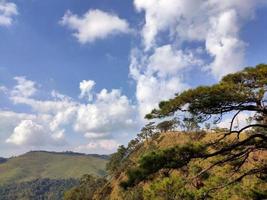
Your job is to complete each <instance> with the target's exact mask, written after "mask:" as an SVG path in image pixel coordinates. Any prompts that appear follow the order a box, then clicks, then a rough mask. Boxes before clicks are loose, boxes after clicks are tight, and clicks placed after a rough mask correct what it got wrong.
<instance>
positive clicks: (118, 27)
mask: <svg viewBox="0 0 267 200" xmlns="http://www.w3.org/2000/svg"><path fill="white" fill-rule="evenodd" d="M60 24H61V25H63V26H66V27H68V28H69V29H71V30H73V31H74V33H73V35H74V37H76V38H77V39H78V41H79V42H80V43H82V44H85V43H92V42H94V41H95V40H97V39H104V38H106V37H108V36H111V35H116V34H120V33H129V31H130V28H129V24H128V22H127V21H126V20H124V19H121V18H119V17H118V16H117V15H115V14H113V13H107V12H104V11H101V10H98V9H95V10H88V11H87V12H86V13H85V14H84V15H83V16H82V17H79V16H78V15H76V14H73V13H71V12H70V11H67V12H66V13H65V15H64V16H63V17H62V19H61V21H60Z"/></svg>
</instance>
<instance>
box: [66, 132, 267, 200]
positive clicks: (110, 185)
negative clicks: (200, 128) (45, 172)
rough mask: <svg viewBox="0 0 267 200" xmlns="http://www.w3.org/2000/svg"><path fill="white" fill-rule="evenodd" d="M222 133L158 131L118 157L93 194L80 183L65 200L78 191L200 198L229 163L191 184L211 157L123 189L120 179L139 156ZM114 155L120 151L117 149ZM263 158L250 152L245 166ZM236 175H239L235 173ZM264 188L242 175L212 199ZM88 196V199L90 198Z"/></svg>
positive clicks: (113, 199) (97, 198) (137, 199)
mask: <svg viewBox="0 0 267 200" xmlns="http://www.w3.org/2000/svg"><path fill="white" fill-rule="evenodd" d="M221 135H222V134H221V133H215V132H208V133H204V132H203V133H201V134H200V133H198V134H196V133H194V132H193V133H191V132H167V133H161V134H160V135H158V136H157V137H156V138H153V139H150V140H149V141H148V142H143V143H140V144H138V145H137V146H136V147H135V148H134V149H132V150H131V152H130V153H127V154H126V157H125V156H124V157H123V158H122V159H118V160H117V161H116V163H117V165H116V166H115V168H114V169H113V170H112V171H111V172H110V175H111V178H110V179H109V180H108V181H107V183H105V184H102V186H100V187H98V188H97V187H96V188H95V191H96V192H95V193H92V192H91V193H88V192H85V191H86V188H87V187H88V186H86V184H82V185H80V186H79V187H77V188H76V189H74V190H72V191H69V194H68V197H67V198H66V200H70V199H76V198H77V191H79V193H82V196H86V195H88V197H90V196H91V195H93V199H94V200H107V199H109V200H142V199H143V200H151V199H157V200H165V199H171V200H172V199H173V200H176V199H188V200H189V199H192V200H194V199H201V198H200V197H198V196H200V195H202V194H203V192H205V191H206V189H207V188H208V187H212V186H214V185H220V184H222V183H223V182H224V181H226V180H227V179H228V176H229V167H230V166H224V167H216V168H214V169H212V170H211V171H210V172H208V173H205V174H204V175H203V176H201V177H200V178H199V179H197V180H195V181H193V182H192V183H190V182H188V181H190V180H191V178H192V177H194V176H195V175H196V173H198V172H200V171H201V170H203V169H204V168H207V167H208V166H209V165H210V164H212V163H213V162H214V160H212V159H207V160H195V161H193V162H191V163H190V165H189V166H188V168H183V169H182V170H179V169H172V170H160V171H159V172H157V173H154V174H153V175H151V176H149V177H146V178H147V180H145V181H141V182H140V183H138V184H136V185H135V186H133V187H129V188H126V189H124V188H123V187H122V182H124V181H127V180H128V179H129V174H128V172H129V170H131V169H136V168H137V167H138V165H139V163H140V159H142V158H143V157H144V156H145V155H148V154H150V153H151V152H160V151H164V150H166V149H170V148H175V147H177V146H178V147H181V146H183V145H186V144H189V143H190V144H192V145H193V144H200V143H204V142H208V141H213V140H214V139H217V138H218V137H221ZM244 137H245V136H244ZM116 154H117V155H118V154H120V153H119V151H118V152H117V153H116ZM114 158H115V157H114ZM266 158H267V154H266V153H262V154H260V155H259V154H255V155H254V154H252V155H251V158H250V161H249V162H248V163H247V164H245V165H246V168H249V167H250V165H251V164H250V163H253V160H254V159H257V160H261V159H262V160H264V159H266ZM111 159H112V158H111ZM153 159H154V158H153ZM157 164H158V162H157V161H154V162H153V161H152V163H151V165H157ZM236 175H238V173H237V174H236ZM135 176H137V177H138V176H140V174H138V173H137V174H135ZM90 182H92V181H87V185H90V184H91V183H90ZM91 187H92V186H91ZM266 191H267V185H266V183H265V182H264V181H261V180H259V179H257V178H256V177H253V176H252V177H247V178H245V179H244V180H243V181H242V182H240V183H237V184H234V185H233V186H231V187H227V188H224V189H221V190H219V191H216V192H215V193H212V194H211V195H212V196H211V199H218V200H219V199H221V200H222V199H236V200H244V199H247V200H250V199H262V197H266ZM78 196H79V195H78ZM88 199H91V197H90V198H88ZM208 199H210V198H208Z"/></svg>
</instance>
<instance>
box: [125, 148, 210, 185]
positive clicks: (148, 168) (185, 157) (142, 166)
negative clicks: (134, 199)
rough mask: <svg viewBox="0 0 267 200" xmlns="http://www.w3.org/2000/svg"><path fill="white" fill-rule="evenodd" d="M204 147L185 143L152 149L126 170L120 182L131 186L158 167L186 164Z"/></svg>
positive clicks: (201, 152)
mask: <svg viewBox="0 0 267 200" xmlns="http://www.w3.org/2000/svg"><path fill="white" fill-rule="evenodd" d="M205 151H206V149H205V148H204V147H203V146H201V145H198V144H187V145H184V146H176V147H172V148H168V149H164V150H157V151H152V152H150V153H148V154H145V155H144V156H142V157H141V159H140V160H139V166H138V167H137V168H133V169H130V170H128V172H127V175H128V180H127V181H124V182H122V183H121V186H122V187H123V188H125V189H126V188H128V187H133V186H134V185H136V184H138V183H139V182H141V181H143V180H146V179H148V178H149V176H150V175H151V174H154V173H156V172H158V171H159V170H160V169H177V168H181V167H183V166H185V165H187V164H188V163H189V162H190V161H191V159H193V158H195V157H197V156H198V155H200V154H203V153H204V152H205Z"/></svg>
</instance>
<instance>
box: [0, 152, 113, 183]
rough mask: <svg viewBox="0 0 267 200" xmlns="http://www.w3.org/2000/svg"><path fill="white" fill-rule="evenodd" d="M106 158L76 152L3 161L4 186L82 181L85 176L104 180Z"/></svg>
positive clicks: (0, 164) (0, 176) (0, 178)
mask: <svg viewBox="0 0 267 200" xmlns="http://www.w3.org/2000/svg"><path fill="white" fill-rule="evenodd" d="M107 161H108V156H106V155H97V154H92V155H87V154H81V153H75V152H47V151H31V152H28V153H26V154H23V155H21V156H17V157H12V158H9V159H5V158H0V185H3V184H10V183H11V184H12V183H21V182H27V181H32V180H36V179H45V178H48V179H70V178H74V179H79V178H80V177H81V176H82V175H84V174H91V175H94V176H104V175H105V174H106V171H105V165H106V163H107Z"/></svg>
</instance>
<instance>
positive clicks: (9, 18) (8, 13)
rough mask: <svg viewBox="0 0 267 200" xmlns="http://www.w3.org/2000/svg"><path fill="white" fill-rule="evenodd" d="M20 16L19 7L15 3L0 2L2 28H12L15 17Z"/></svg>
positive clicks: (0, 24)
mask: <svg viewBox="0 0 267 200" xmlns="http://www.w3.org/2000/svg"><path fill="white" fill-rule="evenodd" d="M16 15H18V10H17V6H16V4H14V3H10V2H6V1H5V0H2V1H0V26H10V25H12V23H13V18H14V16H16Z"/></svg>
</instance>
